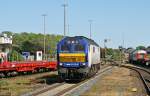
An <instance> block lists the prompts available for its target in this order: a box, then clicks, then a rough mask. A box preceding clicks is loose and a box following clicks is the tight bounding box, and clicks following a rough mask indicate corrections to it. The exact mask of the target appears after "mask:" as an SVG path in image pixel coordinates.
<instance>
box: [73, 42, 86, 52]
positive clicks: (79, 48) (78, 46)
mask: <svg viewBox="0 0 150 96" xmlns="http://www.w3.org/2000/svg"><path fill="white" fill-rule="evenodd" d="M84 49H85V48H84V46H83V45H81V44H77V45H75V48H74V51H77V52H80V51H81V52H83V51H84Z"/></svg>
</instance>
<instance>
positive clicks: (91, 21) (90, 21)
mask: <svg viewBox="0 0 150 96" xmlns="http://www.w3.org/2000/svg"><path fill="white" fill-rule="evenodd" d="M89 23H90V39H91V38H92V23H93V20H89Z"/></svg>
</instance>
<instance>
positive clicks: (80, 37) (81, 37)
mask: <svg viewBox="0 0 150 96" xmlns="http://www.w3.org/2000/svg"><path fill="white" fill-rule="evenodd" d="M66 38H70V39H73V38H78V39H86V40H87V41H88V42H89V43H90V44H93V45H96V46H98V47H99V45H98V44H97V43H96V42H95V41H94V40H92V39H89V38H87V37H84V36H74V37H66Z"/></svg>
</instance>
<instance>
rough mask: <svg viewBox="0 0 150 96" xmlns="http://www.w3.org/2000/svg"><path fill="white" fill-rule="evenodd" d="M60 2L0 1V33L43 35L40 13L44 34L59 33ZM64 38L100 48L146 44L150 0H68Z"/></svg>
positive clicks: (149, 39) (149, 30) (60, 26)
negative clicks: (83, 40)
mask: <svg viewBox="0 0 150 96" xmlns="http://www.w3.org/2000/svg"><path fill="white" fill-rule="evenodd" d="M63 2H64V0H0V31H6V30H9V31H12V32H34V33H42V32H43V22H42V20H43V18H42V16H41V15H42V14H47V15H48V16H47V17H46V33H49V34H63V7H62V4H63ZM68 5H69V6H68V8H67V16H68V24H69V32H68V33H67V35H69V36H74V35H83V36H86V37H89V22H88V20H90V19H92V20H93V23H92V39H94V40H95V41H96V42H97V43H99V44H100V46H102V47H103V45H104V44H103V41H104V39H105V38H108V39H110V41H109V42H108V43H107V46H108V47H112V48H118V46H119V45H122V44H123V39H124V46H125V47H136V46H138V45H144V46H148V45H150V42H149V41H150V36H149V32H150V0H68Z"/></svg>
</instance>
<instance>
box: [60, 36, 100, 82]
mask: <svg viewBox="0 0 150 96" xmlns="http://www.w3.org/2000/svg"><path fill="white" fill-rule="evenodd" d="M57 60H58V74H59V76H60V77H61V79H63V80H68V79H69V80H70V79H83V78H87V77H91V76H93V75H94V74H96V72H97V71H98V70H99V69H100V47H99V45H98V44H97V43H95V42H94V41H93V40H91V39H88V38H86V37H84V36H75V37H65V38H63V39H62V40H61V41H60V42H59V43H58V44H57Z"/></svg>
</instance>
